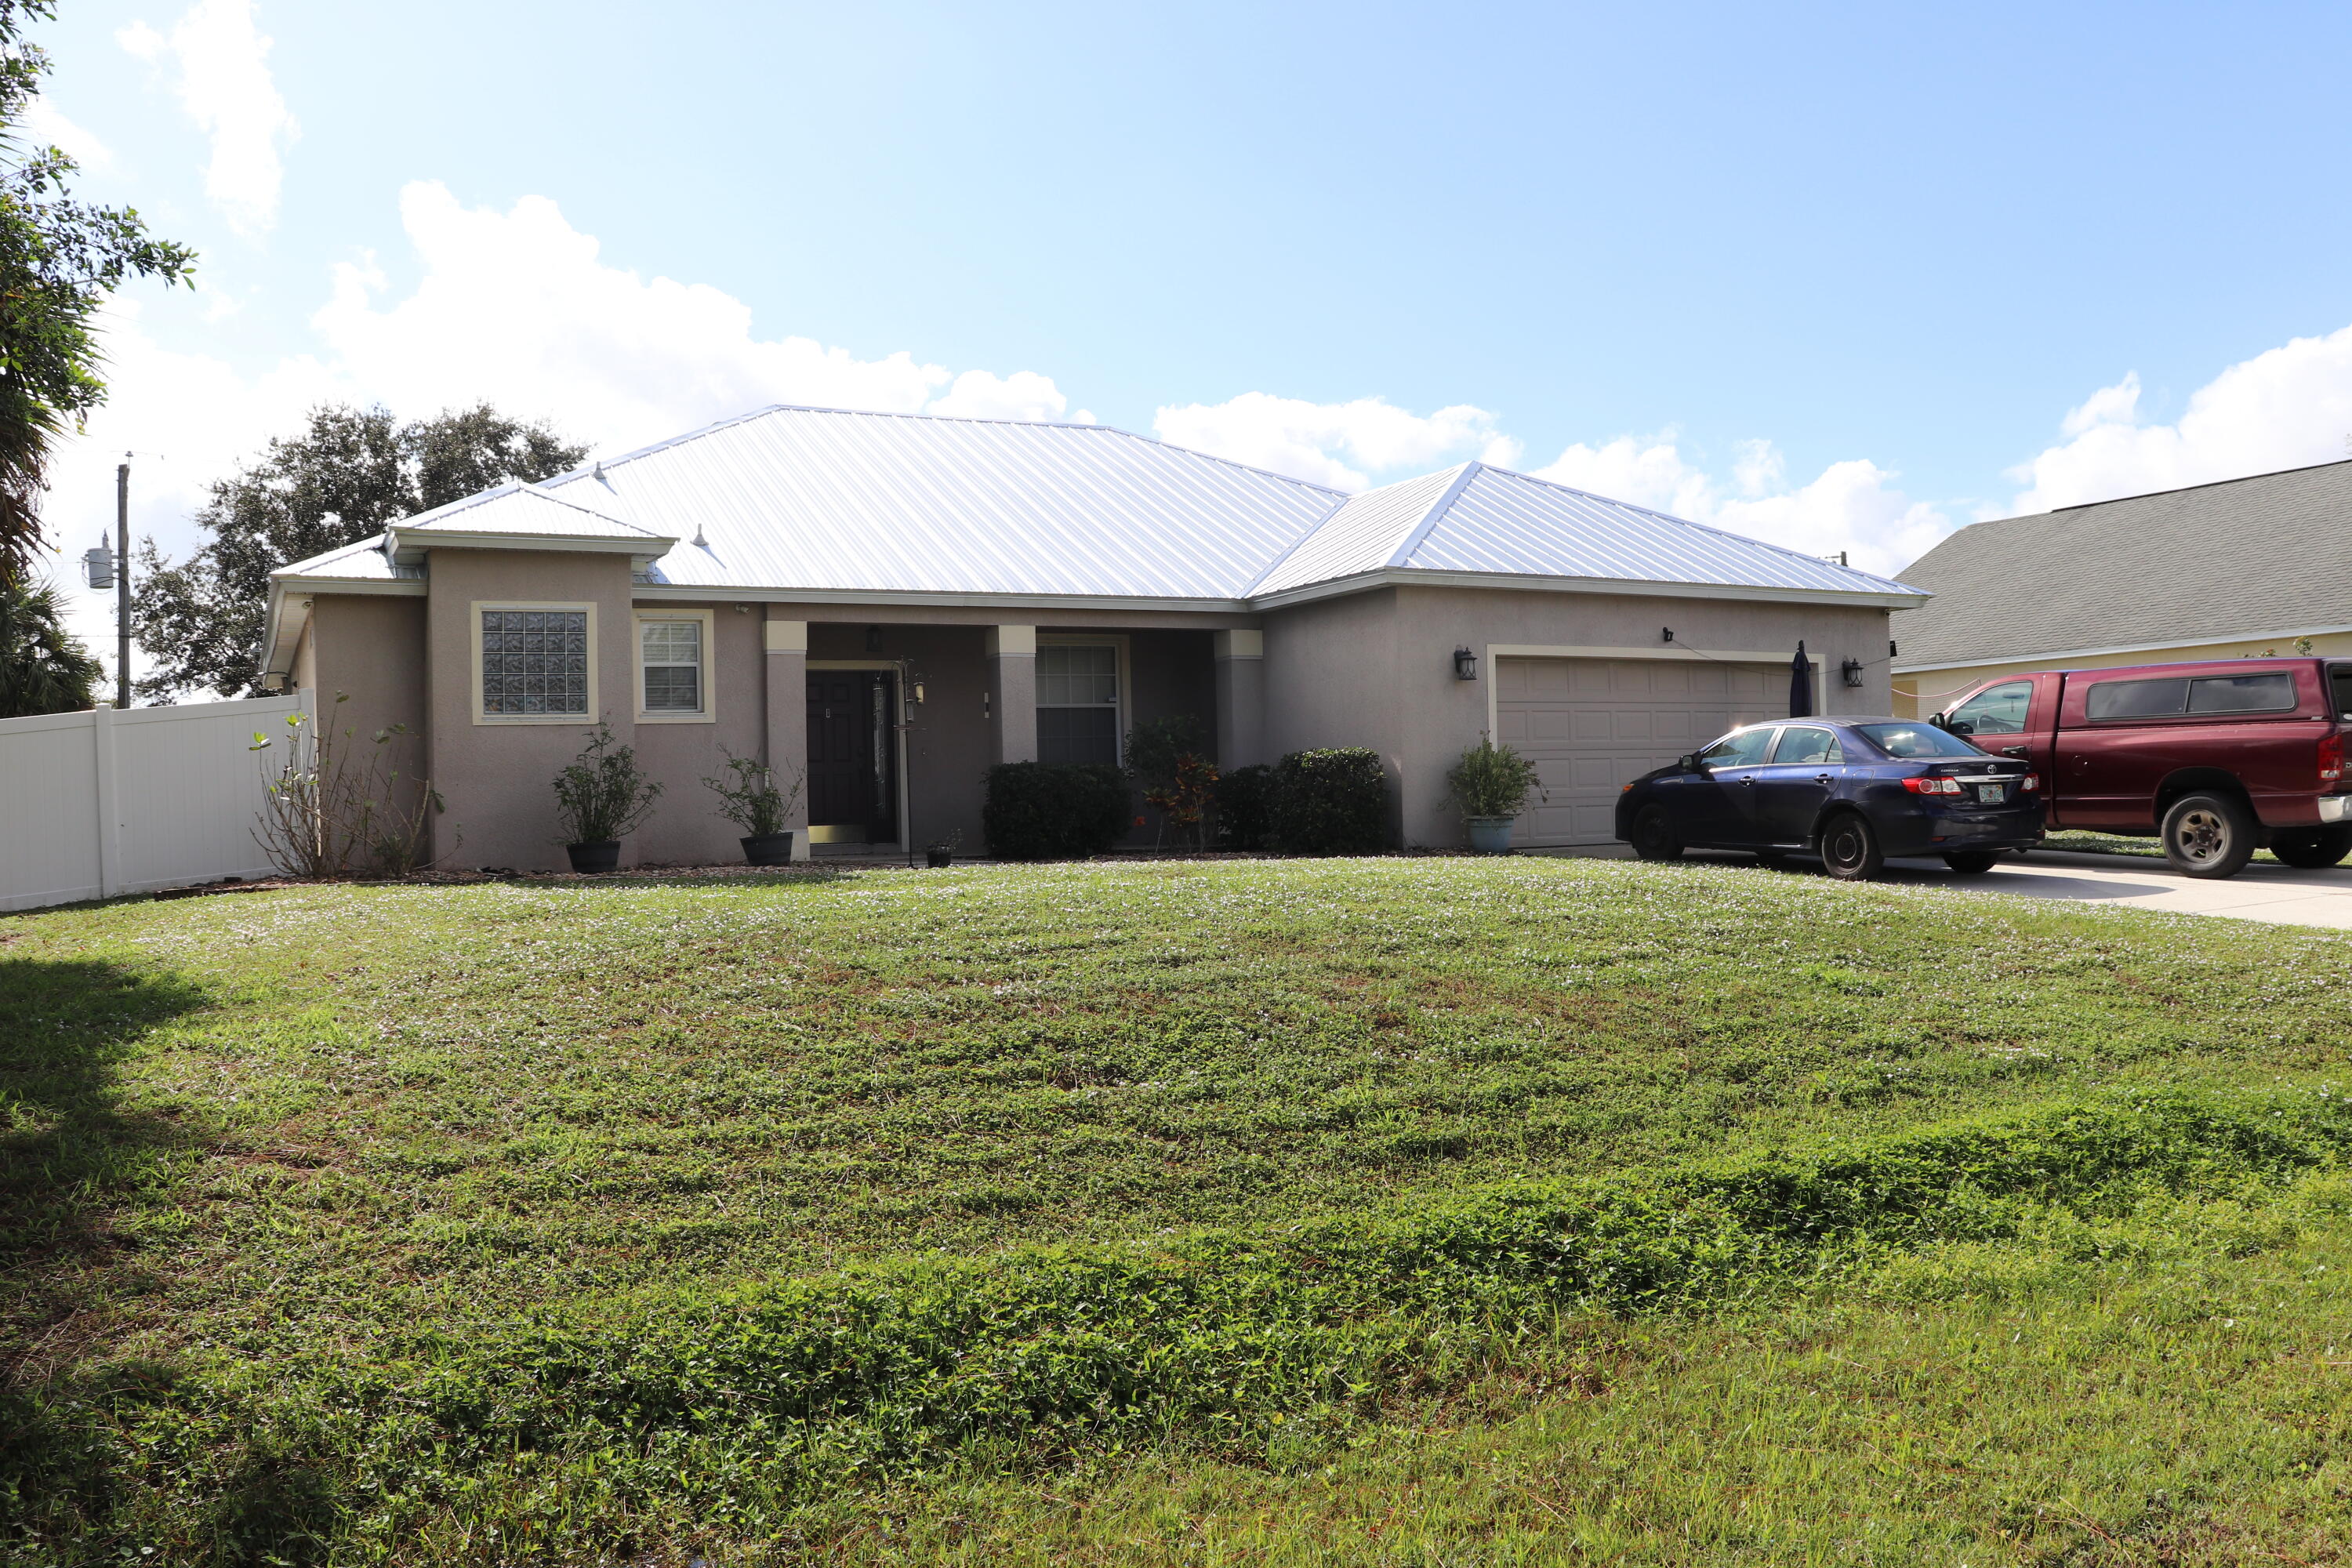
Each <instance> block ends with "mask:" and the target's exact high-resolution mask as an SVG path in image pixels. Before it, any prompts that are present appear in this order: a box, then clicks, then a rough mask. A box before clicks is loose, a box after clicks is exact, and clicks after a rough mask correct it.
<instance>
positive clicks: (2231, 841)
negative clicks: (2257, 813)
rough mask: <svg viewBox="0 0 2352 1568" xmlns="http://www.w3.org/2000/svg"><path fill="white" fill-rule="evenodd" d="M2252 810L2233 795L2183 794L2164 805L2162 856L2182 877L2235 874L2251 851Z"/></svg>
mask: <svg viewBox="0 0 2352 1568" xmlns="http://www.w3.org/2000/svg"><path fill="white" fill-rule="evenodd" d="M2255 831H2256V829H2255V826H2254V814H2253V813H2252V812H2251V811H2249V810H2247V809H2246V803H2245V802H2244V801H2242V800H2240V799H2238V798H2237V797H2236V796H2235V795H2201V794H2200V795H2182V796H2181V797H2180V798H2179V800H2176V801H2174V802H2173V803H2172V805H2170V806H2168V808H2166V810H2165V813H2164V826H2163V828H2162V830H2161V837H2162V838H2163V842H2164V858H2166V859H2167V860H2169V861H2171V862H2172V868H2173V869H2174V870H2176V871H2178V872H2179V873H2180V874H2181V875H2182V876H2184V877H2196V878H2199V879H2204V880H2209V881H2211V880H2219V879H2221V878H2223V877H2234V876H2236V875H2237V874H2238V872H2239V871H2240V870H2241V869H2242V868H2244V866H2245V864H2246V862H2247V861H2248V860H2249V859H2251V858H2252V856H2253V853H2254V834H2255Z"/></svg>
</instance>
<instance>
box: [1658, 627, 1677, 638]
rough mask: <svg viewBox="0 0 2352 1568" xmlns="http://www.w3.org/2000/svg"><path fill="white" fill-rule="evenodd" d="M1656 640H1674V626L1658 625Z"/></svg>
mask: <svg viewBox="0 0 2352 1568" xmlns="http://www.w3.org/2000/svg"><path fill="white" fill-rule="evenodd" d="M1658 640H1659V641H1660V642H1672V641H1674V640H1675V628H1674V627H1672V626H1660V627H1659V628H1658Z"/></svg>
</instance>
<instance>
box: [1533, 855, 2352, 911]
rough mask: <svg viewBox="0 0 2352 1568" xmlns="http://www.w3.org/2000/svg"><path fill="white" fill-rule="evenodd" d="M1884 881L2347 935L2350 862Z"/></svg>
mask: <svg viewBox="0 0 2352 1568" xmlns="http://www.w3.org/2000/svg"><path fill="white" fill-rule="evenodd" d="M1568 853H1570V854H1576V855H1600V856H1605V857H1607V858H1611V859H1631V858H1633V851H1632V850H1630V849H1628V848H1626V847H1624V846H1623V845H1622V844H1621V845H1612V846H1611V847H1608V848H1605V849H1580V850H1570V851H1568ZM1692 858H1693V859H1717V858H1720V859H1723V860H1727V861H1737V860H1748V859H1749V858H1748V857H1747V856H1733V855H1723V856H1717V855H1715V854H1712V853H1710V852H1708V851H1705V850H1695V851H1693V853H1692ZM1749 863H1750V864H1753V861H1752V860H1750V862H1749ZM1780 875H1783V876H1796V877H1808V876H1810V877H1821V876H1826V875H1827V873H1826V872H1824V871H1823V870H1822V865H1821V862H1820V861H1818V860H1808V859H1801V858H1798V859H1791V860H1790V861H1788V862H1787V865H1786V868H1785V869H1784V870H1783V871H1782V872H1781V873H1780ZM1884 879H1885V880H1886V881H1889V882H1908V883H1911V884H1913V885H1915V886H1918V887H1929V886H1939V887H1948V888H1966V889H1970V890H1971V891H1974V892H1981V893H2010V894H2013V895H2015V896H2016V897H2018V898H2021V899H2060V900H2068V901H2071V902H2074V903H2080V904H2122V905H2126V906H2128V907H2130V908H2133V909H2140V910H2170V911H2172V912H2173V913H2174V914H2182V915H2230V916H2232V917H2234V918H2235V919H2238V920H2242V921H2274V922H2276V923H2278V924H2281V925H2302V926H2330V927H2333V928H2335V929H2336V930H2339V931H2347V930H2352V860H2347V862H2346V863H2345V864H2344V865H2341V866H2332V867H2330V868H2327V869H2326V870H2325V871H2297V870H2295V869H2294V868H2291V867H2286V866H2280V865H2275V864H2273V863H2271V862H2268V861H2262V860H2257V861H2254V862H2253V863H2252V864H2251V865H2249V866H2248V867H2247V868H2245V869H2244V870H2242V871H2241V872H2239V873H2238V874H2237V875H2236V876H2234V877H2231V878H2230V879H2227V880H2224V881H2219V882H2200V881H2197V880H2194V879H2190V878H2188V877H2183V876H2181V875H2180V874H2179V873H2178V872H2176V871H2174V870H2173V869H2172V868H2171V867H2169V866H2168V865H2166V864H2165V863H2164V862H2163V861H2162V860H2160V859H2158V858H2155V857H2153V856H2148V857H2146V858H2142V857H2140V856H2136V855H2082V854H2072V853H2069V852H2067V851H2065V850H2063V849H2036V850H2034V851H2032V853H2030V854H2027V855H2022V856H2019V855H2011V856H2009V857H2006V858H2003V859H2002V860H2001V861H2000V863H1999V864H1998V865H1996V866H1995V867H1994V868H1992V869H1991V870H1990V871H1988V872H1986V873H1985V874H1984V875H1983V876H1981V877H1961V876H1957V875H1955V874H1954V873H1953V872H1952V870H1951V868H1948V867H1947V866H1946V865H1945V864H1944V863H1943V862H1942V861H1941V860H1912V859H1902V860H1889V861H1888V862H1887V863H1886V870H1885V877H1884Z"/></svg>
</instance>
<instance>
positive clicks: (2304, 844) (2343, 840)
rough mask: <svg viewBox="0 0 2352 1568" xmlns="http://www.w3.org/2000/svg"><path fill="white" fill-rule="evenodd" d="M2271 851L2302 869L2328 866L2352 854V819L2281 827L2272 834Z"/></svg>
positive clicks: (2318, 869) (2286, 862)
mask: <svg viewBox="0 0 2352 1568" xmlns="http://www.w3.org/2000/svg"><path fill="white" fill-rule="evenodd" d="M2271 853H2272V854H2273V855H2275V856H2277V857H2278V858H2279V859H2280V860H2281V861H2283V862H2284V863H2285V864H2286V865H2289V866H2293V867H2295V868H2298V869H2301V870H2305V871H2320V870H2325V869H2326V868H2328V867H2330V866H2333V865H2335V864H2336V862H2337V861H2339V860H2341V859H2343V858H2344V857H2345V856H2347V855H2352V823H2339V824H2337V825H2336V826H2333V827H2288V828H2282V829H2280V830H2279V831H2278V832H2276V833H2273V834H2272V835H2271Z"/></svg>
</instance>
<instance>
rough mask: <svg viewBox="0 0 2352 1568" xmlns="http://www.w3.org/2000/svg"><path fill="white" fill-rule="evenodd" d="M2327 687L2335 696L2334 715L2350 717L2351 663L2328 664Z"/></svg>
mask: <svg viewBox="0 0 2352 1568" xmlns="http://www.w3.org/2000/svg"><path fill="white" fill-rule="evenodd" d="M2327 689H2328V690H2329V691H2330V692H2331V693H2333V694H2334V697H2335V700H2336V717H2337V718H2338V719H2352V664H2331V665H2329V666H2328V667H2327Z"/></svg>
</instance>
